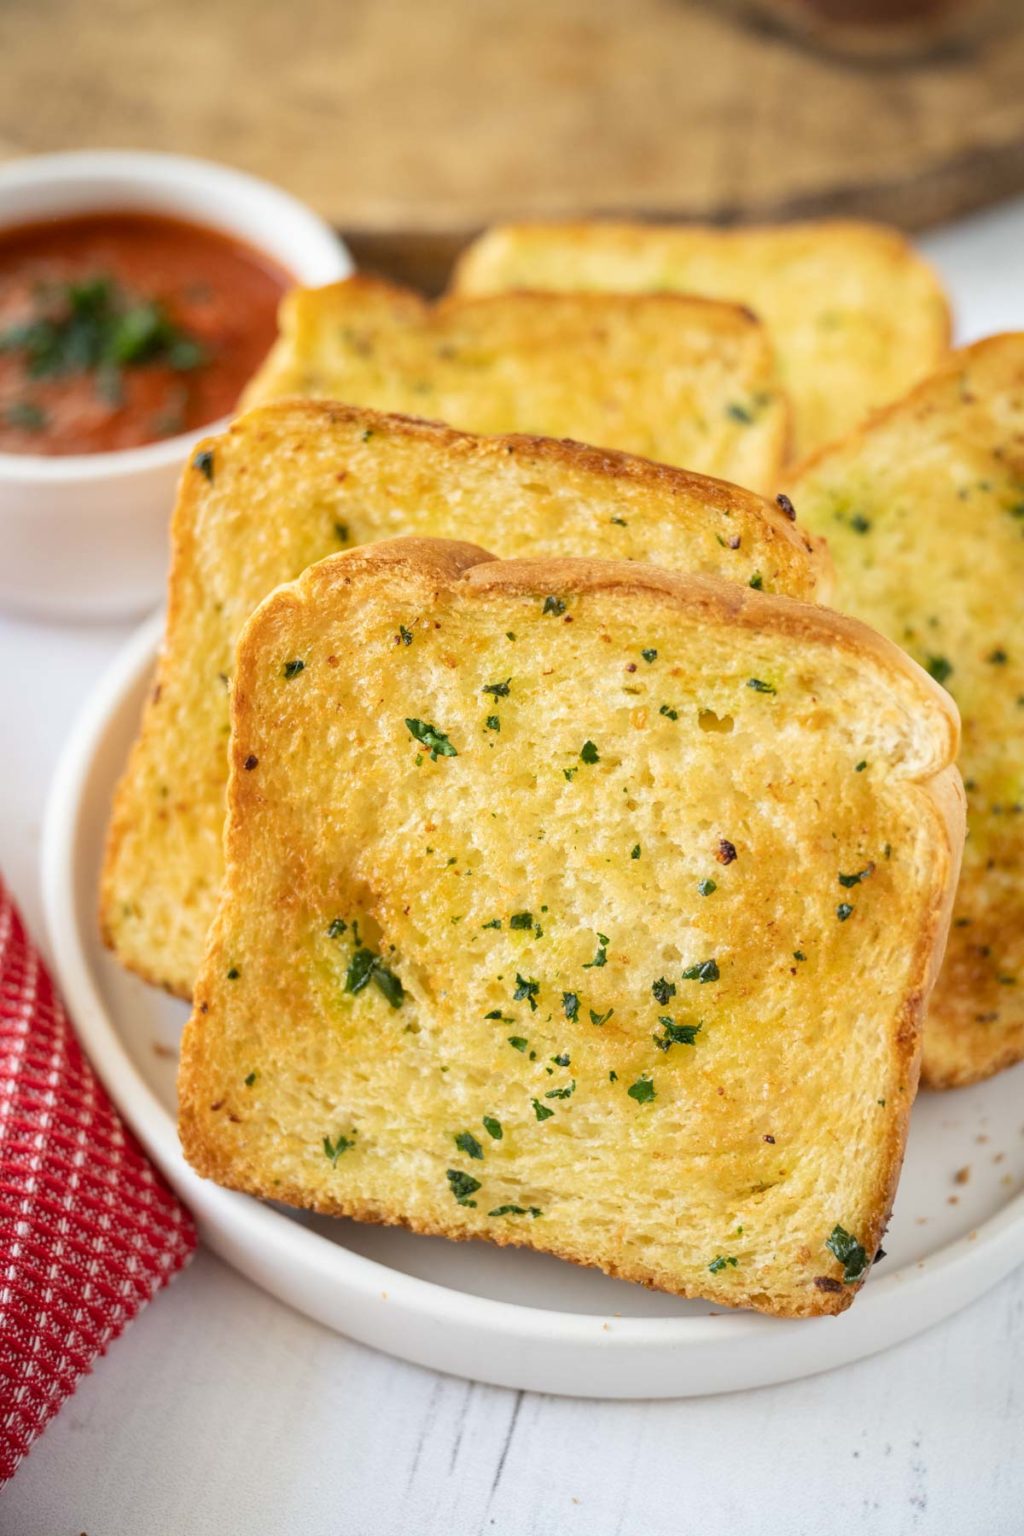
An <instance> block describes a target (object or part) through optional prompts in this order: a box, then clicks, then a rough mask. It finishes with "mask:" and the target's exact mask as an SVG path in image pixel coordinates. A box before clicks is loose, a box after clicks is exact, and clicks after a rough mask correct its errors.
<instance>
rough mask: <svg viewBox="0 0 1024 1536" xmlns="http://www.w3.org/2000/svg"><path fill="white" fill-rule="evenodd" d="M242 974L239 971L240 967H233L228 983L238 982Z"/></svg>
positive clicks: (229, 973) (229, 972)
mask: <svg viewBox="0 0 1024 1536" xmlns="http://www.w3.org/2000/svg"><path fill="white" fill-rule="evenodd" d="M241 974H242V973H241V971H240V970H239V969H238V966H237V965H233V966H232V967H231V969H230V970H229V971H228V981H237V980H238V978H239V976H241Z"/></svg>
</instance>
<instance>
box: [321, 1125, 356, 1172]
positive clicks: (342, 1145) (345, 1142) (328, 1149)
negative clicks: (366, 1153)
mask: <svg viewBox="0 0 1024 1536" xmlns="http://www.w3.org/2000/svg"><path fill="white" fill-rule="evenodd" d="M355 1134H356V1133H355V1131H353V1132H352V1136H351V1137H349V1136H340V1135H339V1136H337V1137H336V1138H335V1140H334V1141H333V1143H332V1141H331V1138H330V1137H329V1136H325V1137H324V1156H325V1157H326V1158H328V1159H329V1160H330V1161H331V1162H332V1163H334V1164H337V1161H338V1158H339V1157H340V1156H341V1154H342V1153H343V1152H347V1151H348V1149H349V1147H354V1146H355Z"/></svg>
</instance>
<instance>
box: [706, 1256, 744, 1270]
mask: <svg viewBox="0 0 1024 1536" xmlns="http://www.w3.org/2000/svg"><path fill="white" fill-rule="evenodd" d="M738 1262H739V1261H738V1260H737V1259H734V1258H733V1257H732V1255H731V1254H724V1253H720V1254H719V1255H718V1258H717V1259H712V1260H711V1263H710V1264H709V1265H708V1269H709V1270H710V1271H711V1273H712V1274H713V1275H717V1274H719V1273H720V1272H721V1271H722V1270H723V1269H725V1267H726V1265H727V1264H731V1265H732V1267H733V1269H735V1268H736V1265H737V1263H738Z"/></svg>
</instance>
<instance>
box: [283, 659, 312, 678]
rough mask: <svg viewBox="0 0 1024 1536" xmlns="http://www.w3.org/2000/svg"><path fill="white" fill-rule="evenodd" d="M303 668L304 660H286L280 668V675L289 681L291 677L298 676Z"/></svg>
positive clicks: (304, 665) (304, 666) (304, 667)
mask: <svg viewBox="0 0 1024 1536" xmlns="http://www.w3.org/2000/svg"><path fill="white" fill-rule="evenodd" d="M305 669H306V663H305V662H304V661H298V660H296V661H286V662H285V664H284V666H283V667H282V668H281V676H282V677H284V678H287V680H288V681H289V682H291V680H292V678H293V677H298V675H299V673H300V672H304V671H305Z"/></svg>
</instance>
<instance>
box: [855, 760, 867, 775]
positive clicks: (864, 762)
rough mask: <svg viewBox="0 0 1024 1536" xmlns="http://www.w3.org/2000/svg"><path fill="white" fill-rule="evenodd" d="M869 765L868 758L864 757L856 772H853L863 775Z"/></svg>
mask: <svg viewBox="0 0 1024 1536" xmlns="http://www.w3.org/2000/svg"><path fill="white" fill-rule="evenodd" d="M867 765H868V760H867V758H866V757H862V758H861V760H860V762H859V763H858V764H857V765H856V767H855V768H854V770H853V771H854V773H863V772H864V769H865V768H866V767H867Z"/></svg>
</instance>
